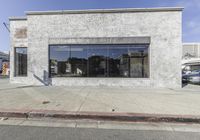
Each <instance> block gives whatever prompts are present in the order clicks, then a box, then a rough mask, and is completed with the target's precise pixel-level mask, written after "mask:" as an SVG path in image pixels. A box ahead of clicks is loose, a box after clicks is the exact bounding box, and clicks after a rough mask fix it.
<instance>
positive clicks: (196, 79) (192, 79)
mask: <svg viewBox="0 0 200 140" xmlns="http://www.w3.org/2000/svg"><path fill="white" fill-rule="evenodd" d="M188 82H189V83H192V84H200V72H199V73H197V74H191V75H190V76H189V77H188Z"/></svg>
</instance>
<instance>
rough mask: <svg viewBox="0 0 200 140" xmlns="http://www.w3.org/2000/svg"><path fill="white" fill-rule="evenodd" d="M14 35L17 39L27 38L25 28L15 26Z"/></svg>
mask: <svg viewBox="0 0 200 140" xmlns="http://www.w3.org/2000/svg"><path fill="white" fill-rule="evenodd" d="M14 36H15V38H19V39H23V38H27V28H26V27H23V28H17V29H16V31H15V35H14Z"/></svg>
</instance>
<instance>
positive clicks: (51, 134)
mask: <svg viewBox="0 0 200 140" xmlns="http://www.w3.org/2000/svg"><path fill="white" fill-rule="evenodd" d="M199 139H200V133H197V132H175V131H157V130H156V131H155V130H119V129H98V128H69V127H66V128H60V127H37V126H9V125H1V126H0V140H199Z"/></svg>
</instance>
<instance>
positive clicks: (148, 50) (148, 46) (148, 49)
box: [48, 43, 151, 79]
mask: <svg viewBox="0 0 200 140" xmlns="http://www.w3.org/2000/svg"><path fill="white" fill-rule="evenodd" d="M76 45H89V46H92V45H146V46H147V54H148V60H147V61H148V76H147V77H130V62H129V66H128V67H129V76H128V77H109V76H106V77H88V76H87V77H81V76H80V77H78V76H77V77H70V76H65V77H52V76H51V64H50V47H51V46H76ZM128 61H130V59H128ZM108 63H109V62H108ZM48 68H49V69H48V71H49V78H130V79H131V78H132V79H150V77H151V70H150V43H140V44H135V43H131V44H50V45H49V46H48Z"/></svg>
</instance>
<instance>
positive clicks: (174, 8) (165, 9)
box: [25, 7, 184, 15]
mask: <svg viewBox="0 0 200 140" xmlns="http://www.w3.org/2000/svg"><path fill="white" fill-rule="evenodd" d="M183 9H184V8H183V7H157V8H119V9H85V10H57V11H26V12H25V13H26V14H27V15H52V14H88V13H130V12H167V11H183Z"/></svg>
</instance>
